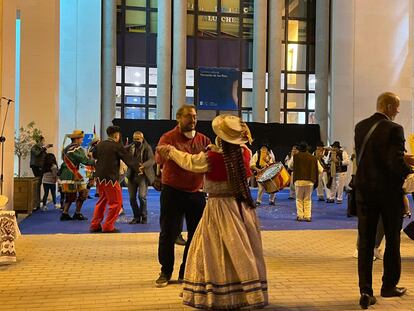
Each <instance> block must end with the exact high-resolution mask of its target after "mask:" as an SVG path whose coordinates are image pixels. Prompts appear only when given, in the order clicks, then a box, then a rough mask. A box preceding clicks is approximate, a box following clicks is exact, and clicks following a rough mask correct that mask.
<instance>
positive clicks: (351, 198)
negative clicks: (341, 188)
mask: <svg viewBox="0 0 414 311" xmlns="http://www.w3.org/2000/svg"><path fill="white" fill-rule="evenodd" d="M382 121H384V120H383V119H382V120H379V121H377V122H376V123H375V124H374V125H373V126H372V127H371V128H370V130H369V131H368V133H367V134H366V135H365V137H364V140H363V141H362V146H361V151H360V153H359V155H358V158H357V159H356V166H357V169H358V165H359V163H360V162H361V157H362V155H363V154H364V151H365V146H366V144H367V142H368V139H369V138H370V137H371V135H372V133H373V132H374V131H375V129H376V128H377V126H378V124H380V123H381V122H382ZM348 186H349V190H348V195H347V199H348V207H347V211H346V214H347V216H348V217H352V216H357V203H356V192H355V184H354V175H352V178H351V181H350V183H349V185H348Z"/></svg>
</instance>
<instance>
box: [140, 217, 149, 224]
mask: <svg viewBox="0 0 414 311" xmlns="http://www.w3.org/2000/svg"><path fill="white" fill-rule="evenodd" d="M141 223H142V224H144V225H145V224H147V223H148V219H147V217H146V216H142V218H141Z"/></svg>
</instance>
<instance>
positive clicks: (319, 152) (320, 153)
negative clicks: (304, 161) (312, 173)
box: [313, 143, 328, 201]
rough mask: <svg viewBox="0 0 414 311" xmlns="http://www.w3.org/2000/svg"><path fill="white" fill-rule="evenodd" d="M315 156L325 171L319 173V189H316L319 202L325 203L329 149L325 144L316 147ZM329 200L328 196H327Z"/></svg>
mask: <svg viewBox="0 0 414 311" xmlns="http://www.w3.org/2000/svg"><path fill="white" fill-rule="evenodd" d="M313 155H314V156H315V157H316V159H317V160H318V162H319V164H320V165H321V166H322V168H323V171H322V173H319V176H318V187H317V188H316V193H317V195H318V200H319V201H325V189H326V185H325V184H326V180H327V165H326V164H325V162H324V157H325V156H327V155H328V149H327V148H325V147H324V145H323V143H321V144H320V145H317V146H316V150H315V152H314V153H313ZM326 197H327V198H328V196H326Z"/></svg>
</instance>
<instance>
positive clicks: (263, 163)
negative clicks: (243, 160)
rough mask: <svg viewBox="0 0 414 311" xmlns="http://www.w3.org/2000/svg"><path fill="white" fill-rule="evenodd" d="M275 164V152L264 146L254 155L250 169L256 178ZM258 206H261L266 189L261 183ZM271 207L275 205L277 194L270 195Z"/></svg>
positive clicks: (258, 192)
mask: <svg viewBox="0 0 414 311" xmlns="http://www.w3.org/2000/svg"><path fill="white" fill-rule="evenodd" d="M274 163H275V155H274V154H273V151H272V150H271V149H270V148H269V146H267V145H262V146H261V147H260V148H259V150H257V151H256V153H255V154H254V155H253V157H252V159H251V160H250V168H251V169H252V171H253V172H254V173H255V175H256V177H257V176H258V173H259V172H261V171H263V170H264V169H266V168H267V167H269V166H270V165H272V164H274ZM258 188H259V189H258V191H257V199H256V205H257V206H259V205H260V204H261V203H262V196H263V191H264V187H263V185H262V184H261V183H258ZM269 205H275V194H274V193H271V194H269Z"/></svg>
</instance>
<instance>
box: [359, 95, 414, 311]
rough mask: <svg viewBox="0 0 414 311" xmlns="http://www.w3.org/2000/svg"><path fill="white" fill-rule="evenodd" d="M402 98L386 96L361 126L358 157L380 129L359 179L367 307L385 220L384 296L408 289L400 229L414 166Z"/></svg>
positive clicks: (366, 153)
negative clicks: (402, 121)
mask: <svg viewBox="0 0 414 311" xmlns="http://www.w3.org/2000/svg"><path fill="white" fill-rule="evenodd" d="M399 105H400V99H399V98H398V96H397V95H395V94H393V93H390V92H386V93H383V94H381V95H380V96H379V97H378V99H377V112H376V113H375V114H373V115H372V116H371V117H369V118H367V119H365V120H362V121H361V122H359V123H358V124H357V125H356V126H355V150H356V155H357V157H358V156H359V154H360V152H361V147H362V144H363V141H364V138H365V136H366V135H367V133H368V132H369V131H370V129H371V127H372V126H373V125H374V124H375V123H377V122H378V121H380V123H378V125H377V128H376V129H375V130H374V131H373V132H372V135H371V137H370V138H369V139H368V141H367V143H366V146H365V150H364V152H363V154H362V156H361V160H360V163H359V165H358V169H357V172H356V175H355V184H354V185H355V189H356V200H357V210H358V233H359V236H360V242H359V247H358V254H359V256H358V274H359V288H360V293H361V298H360V301H359V304H360V306H361V308H363V309H367V308H368V307H369V306H370V305H373V304H375V302H376V299H375V297H374V295H373V290H372V261H373V252H374V246H375V233H376V229H377V224H378V218H379V216H382V219H383V224H384V231H385V238H386V241H387V243H386V247H385V254H384V273H383V277H382V287H381V296H382V297H398V296H402V295H404V293H405V292H406V289H405V288H403V287H397V284H398V281H399V279H400V274H401V256H400V231H401V227H402V221H403V209H404V204H403V190H402V185H403V183H404V179H405V177H406V176H407V175H408V174H409V173H410V168H409V167H408V166H407V165H406V164H405V162H404V142H405V139H404V130H403V128H402V127H401V126H400V125H398V124H396V123H394V122H393V120H394V118H395V116H396V115H397V114H398V113H399Z"/></svg>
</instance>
